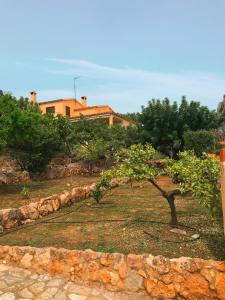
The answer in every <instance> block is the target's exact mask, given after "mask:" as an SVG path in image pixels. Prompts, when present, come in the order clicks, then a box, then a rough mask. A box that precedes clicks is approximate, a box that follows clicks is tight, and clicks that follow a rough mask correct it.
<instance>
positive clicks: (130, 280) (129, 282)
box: [125, 270, 143, 292]
mask: <svg viewBox="0 0 225 300" xmlns="http://www.w3.org/2000/svg"><path fill="white" fill-rule="evenodd" d="M125 286H126V288H127V289H128V290H129V291H132V292H137V291H138V290H139V289H143V277H142V276H140V275H139V274H138V273H137V272H136V271H135V270H129V271H128V274H127V277H126V279H125Z"/></svg>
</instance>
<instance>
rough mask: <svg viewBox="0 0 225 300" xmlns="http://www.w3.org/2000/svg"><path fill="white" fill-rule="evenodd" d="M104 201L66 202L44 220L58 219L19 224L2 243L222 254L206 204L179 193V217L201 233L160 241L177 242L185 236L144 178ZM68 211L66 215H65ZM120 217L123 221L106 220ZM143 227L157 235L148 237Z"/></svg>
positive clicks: (222, 242) (223, 243) (224, 248)
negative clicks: (196, 236)
mask: <svg viewBox="0 0 225 300" xmlns="http://www.w3.org/2000/svg"><path fill="white" fill-rule="evenodd" d="M160 184H161V185H163V186H164V187H165V188H167V189H172V188H173V184H172V183H171V182H170V181H168V180H165V178H161V179H160ZM103 201H104V203H105V204H104V205H102V206H101V208H96V207H95V208H93V206H91V205H92V204H93V203H94V202H93V200H92V199H88V200H86V201H84V202H82V203H78V204H74V205H72V206H71V207H66V208H64V209H62V210H60V211H59V212H57V213H55V214H54V215H49V216H47V217H45V218H43V219H42V221H46V220H47V219H48V220H50V219H51V218H52V217H53V216H54V217H56V216H57V217H58V218H57V219H54V220H52V221H49V222H52V223H41V224H37V223H34V226H24V227H20V230H19V231H17V232H12V233H9V234H8V235H5V236H0V244H7V245H29V246H35V247H44V246H46V247H48V246H54V247H65V248H69V249H93V250H95V251H102V252H122V253H126V254H127V253H130V252H132V253H137V254H141V253H151V254H153V255H164V256H166V257H170V258H172V257H180V256H190V257H201V258H205V259H210V258H212V259H218V260H224V259H225V238H224V236H223V231H222V224H221V221H220V220H215V219H213V218H212V217H211V215H210V213H209V211H208V210H207V209H206V208H204V207H202V206H200V205H199V204H198V202H197V201H196V200H194V199H191V198H190V197H189V198H182V197H179V198H178V199H177V200H176V205H177V210H178V219H179V222H180V223H182V224H185V225H187V226H191V227H194V228H195V230H193V233H194V232H199V233H200V235H201V238H200V239H198V240H196V241H194V242H191V243H186V242H183V243H173V242H166V241H164V240H165V239H170V240H173V241H175V240H179V241H181V240H182V239H183V237H181V238H180V237H179V236H178V235H177V234H175V233H172V232H170V231H169V230H170V227H169V226H168V222H169V219H170V212H169V209H168V204H167V203H166V201H165V200H164V199H163V198H162V197H161V195H160V194H159V192H158V191H157V190H156V189H155V188H154V187H153V186H151V185H150V184H149V183H147V182H145V183H141V184H135V185H134V186H133V188H131V187H130V185H124V186H121V187H119V188H116V189H113V190H112V191H109V192H108V193H107V194H106V196H105V197H104V198H103ZM107 203H108V205H106V204H107ZM109 204H111V205H109ZM80 205H82V206H81V207H80ZM78 207H80V208H79V209H78ZM66 212H70V214H68V215H65V213H66ZM118 219H120V220H121V219H123V220H124V221H120V222H109V221H105V220H118ZM88 221H98V222H88ZM143 221H145V222H143ZM37 222H38V221H37ZM39 222H40V220H39ZM56 222H61V223H56ZM73 222H75V223H73ZM79 222H80V223H79ZM157 222H159V223H157ZM161 222H162V223H161ZM164 223H165V224H164ZM35 224H36V225H35ZM144 230H147V231H148V232H150V233H151V234H153V235H154V236H156V237H158V238H152V237H150V236H148V235H147V234H145V233H144Z"/></svg>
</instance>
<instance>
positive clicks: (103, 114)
mask: <svg viewBox="0 0 225 300" xmlns="http://www.w3.org/2000/svg"><path fill="white" fill-rule="evenodd" d="M31 102H33V103H37V93H36V92H34V91H33V92H31ZM38 105H39V107H40V109H41V111H42V112H43V113H52V114H54V115H62V116H64V117H68V118H70V120H71V121H72V122H76V121H77V120H79V119H80V117H81V116H84V117H86V118H88V119H103V120H105V122H106V123H107V124H108V125H109V126H112V125H115V124H120V125H121V126H124V127H128V126H132V125H135V122H134V121H132V120H129V119H127V118H125V117H124V116H122V115H120V114H118V113H115V112H114V111H113V110H112V108H111V107H110V106H108V105H96V106H88V104H87V97H85V96H83V97H81V100H80V101H78V100H77V99H56V100H51V101H44V102H43V101H41V102H38Z"/></svg>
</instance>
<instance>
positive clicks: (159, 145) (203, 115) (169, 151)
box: [139, 97, 222, 157]
mask: <svg viewBox="0 0 225 300" xmlns="http://www.w3.org/2000/svg"><path fill="white" fill-rule="evenodd" d="M139 120H140V123H141V124H142V128H143V131H144V132H143V135H142V136H143V142H149V143H151V144H152V145H153V147H155V148H156V149H157V150H158V151H160V152H162V153H163V154H166V155H168V156H170V157H176V155H177V153H178V152H179V151H182V150H183V146H184V141H183V135H184V132H185V131H188V130H192V131H196V130H200V129H205V130H208V129H213V128H218V127H219V125H220V124H221V122H222V118H220V117H218V115H217V114H216V112H215V111H210V110H209V109H208V108H207V107H206V106H202V105H201V104H200V103H199V102H196V101H191V102H188V101H187V100H186V98H185V97H183V98H182V101H181V104H180V105H179V106H178V104H177V103H176V102H173V103H171V102H170V101H169V99H168V98H165V99H164V100H162V101H160V100H155V99H152V100H151V101H149V103H148V106H147V107H142V112H141V113H140V115H139Z"/></svg>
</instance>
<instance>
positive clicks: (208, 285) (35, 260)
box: [0, 246, 225, 300]
mask: <svg viewBox="0 0 225 300" xmlns="http://www.w3.org/2000/svg"><path fill="white" fill-rule="evenodd" d="M0 260H1V261H2V262H3V263H9V264H12V265H16V266H20V267H23V268H27V269H30V270H32V271H35V272H38V273H39V274H46V273H47V274H50V275H57V276H60V277H63V278H65V279H68V280H71V281H73V282H75V283H79V284H84V285H88V286H96V287H104V288H105V289H107V290H109V291H117V292H123V293H124V292H126V293H128V294H129V293H131V294H133V293H136V295H139V298H138V299H142V298H141V296H143V299H145V297H146V295H149V299H190V300H192V299H225V261H223V262H219V261H213V260H202V259H199V258H185V257H181V258H176V259H167V258H165V257H163V256H155V257H154V256H152V255H149V254H145V255H134V254H129V255H127V256H126V255H124V254H119V253H114V254H107V253H98V252H94V251H91V250H67V249H62V248H60V249H56V248H43V249H38V248H32V247H16V246H14V247H13V246H0Z"/></svg>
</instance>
